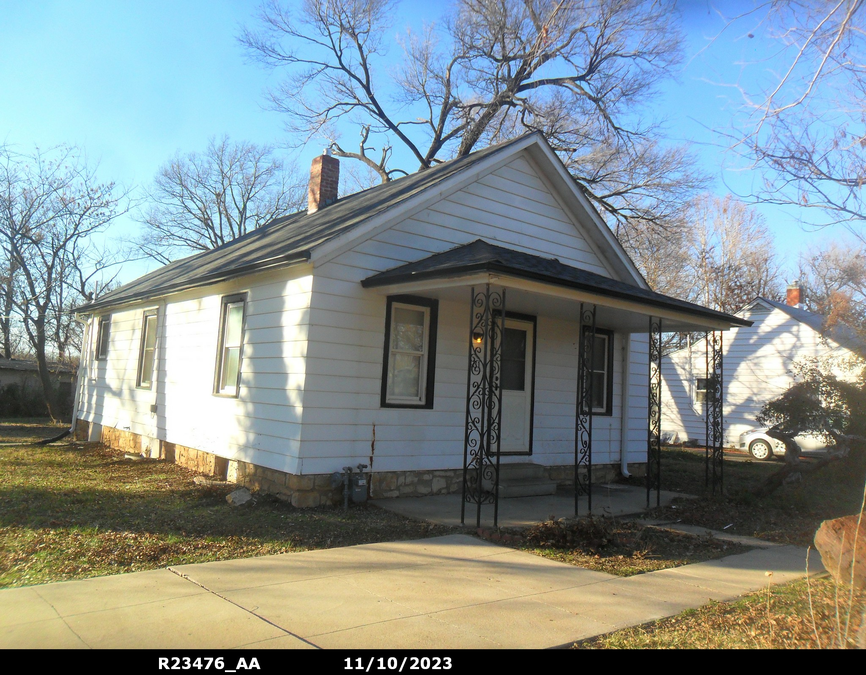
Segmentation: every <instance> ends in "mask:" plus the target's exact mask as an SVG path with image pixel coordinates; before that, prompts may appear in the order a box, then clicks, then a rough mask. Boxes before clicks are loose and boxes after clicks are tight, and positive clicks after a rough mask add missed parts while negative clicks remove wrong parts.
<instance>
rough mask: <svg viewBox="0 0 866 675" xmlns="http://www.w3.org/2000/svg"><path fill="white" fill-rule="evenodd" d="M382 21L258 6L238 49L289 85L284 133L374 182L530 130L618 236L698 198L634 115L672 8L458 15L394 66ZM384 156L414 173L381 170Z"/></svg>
mask: <svg viewBox="0 0 866 675" xmlns="http://www.w3.org/2000/svg"><path fill="white" fill-rule="evenodd" d="M395 12H396V8H395V3H393V2H390V1H389V0H366V1H364V2H357V1H356V0H305V1H304V2H303V3H302V5H301V7H300V8H299V9H298V10H297V11H293V10H291V9H289V8H287V7H284V6H283V5H282V4H281V3H280V2H279V1H278V0H271V1H270V2H268V3H267V4H266V5H265V6H264V7H263V9H262V11H261V15H260V27H259V28H258V29H255V30H254V29H247V30H245V31H244V32H243V34H242V36H241V41H242V43H243V44H244V45H245V46H246V47H247V48H248V51H249V53H250V54H251V55H252V57H253V58H255V59H257V60H259V61H260V62H262V63H264V64H266V65H268V66H272V67H276V68H283V69H285V70H286V71H287V73H288V77H287V78H286V79H285V80H284V81H283V83H282V84H281V85H280V86H279V87H277V88H276V89H274V90H272V91H271V92H270V101H271V104H272V105H273V107H274V108H275V109H277V110H280V111H282V112H285V113H287V115H288V120H289V128H290V129H291V130H293V131H296V132H298V131H299V132H303V133H304V134H305V137H306V138H310V137H312V136H313V135H324V136H325V137H327V138H329V139H330V143H331V147H332V149H333V150H334V152H335V154H336V155H337V156H341V157H349V158H353V159H355V160H358V161H360V162H362V163H364V164H365V165H366V166H367V167H369V168H370V169H372V170H374V171H375V172H376V173H377V174H378V176H379V178H380V180H382V181H388V180H391V179H392V178H393V177H394V176H398V175H400V174H405V173H408V172H409V171H410V170H412V169H413V168H417V169H420V170H423V169H426V168H429V167H431V166H433V165H434V164H436V163H438V162H441V161H443V160H446V159H450V158H452V157H455V156H457V157H460V156H463V155H466V154H468V153H470V152H471V151H472V150H473V149H476V148H478V147H483V146H485V145H488V144H491V143H495V142H498V141H500V140H506V139H508V138H511V137H514V136H516V135H518V134H520V133H524V132H525V131H527V130H540V131H542V132H543V133H544V135H545V136H546V138H547V139H548V140H549V141H550V143H551V145H552V146H553V147H554V149H555V150H557V151H558V152H559V153H560V154H561V156H562V157H563V158H564V159H565V161H566V163H567V164H568V166H569V168H570V170H571V171H572V173H573V174H574V175H575V177H576V178H578V180H580V181H581V182H582V183H583V184H584V185H585V186H586V187H587V190H588V193H589V196H590V197H591V198H592V199H593V200H594V201H595V203H596V204H597V205H598V206H599V208H600V209H601V210H602V211H603V212H604V213H606V214H608V216H609V217H611V218H612V219H614V220H617V221H619V222H630V221H634V220H651V221H661V220H662V219H664V218H667V217H670V215H671V214H673V213H675V212H676V211H677V209H678V207H679V206H680V205H681V204H682V203H683V202H684V201H686V197H687V196H689V195H690V194H691V193H692V192H693V191H694V190H695V189H696V188H697V187H698V186H699V185H701V177H700V176H699V174H698V172H697V171H696V170H695V167H694V166H693V164H692V163H691V161H690V158H689V156H688V155H687V153H686V152H685V151H684V150H683V149H682V148H675V147H669V146H666V145H664V143H663V142H662V140H661V139H662V130H661V128H660V127H659V126H658V125H657V124H656V123H655V122H654V121H653V120H651V119H650V118H649V117H648V116H647V115H646V110H647V106H648V105H649V103H650V102H651V101H652V97H653V94H654V93H655V91H656V87H657V85H658V84H659V82H660V81H662V80H663V79H665V78H667V77H669V76H670V69H671V68H672V67H673V66H675V65H676V64H677V63H678V61H679V59H680V55H681V36H680V33H679V30H678V27H677V25H676V12H675V8H674V6H673V3H670V2H654V3H645V2H639V1H637V0H596V1H593V2H589V1H586V2H582V1H577V0H575V1H566V0H458V1H457V2H456V3H455V7H454V9H453V11H452V13H451V14H450V15H449V16H448V17H447V19H446V21H445V22H444V24H443V25H442V26H438V27H434V26H428V27H426V28H425V29H424V31H423V32H422V33H421V34H420V35H417V34H411V33H410V34H409V35H408V37H407V38H406V39H405V40H404V41H403V42H402V48H403V54H402V56H401V57H399V58H396V59H394V58H393V57H392V56H391V55H390V54H389V48H393V45H391V44H389V41H388V40H387V39H386V37H387V35H388V34H389V30H390V27H391V25H392V23H393V21H394V16H395ZM389 60H390V62H391V63H395V62H398V63H400V64H402V65H399V66H394V67H390V68H389ZM345 123H351V124H356V125H358V126H359V128H360V144H359V146H358V148H357V150H352V149H349V148H347V147H344V146H343V145H342V144H341V143H340V141H339V138H338V135H337V133H336V128H337V126H339V125H344V124H345ZM374 139H376V140H375V141H374ZM395 144H398V145H400V146H402V148H404V149H405V150H406V151H407V152H408V156H410V157H412V158H413V159H412V163H413V164H414V165H415V166H414V167H412V166H409V165H407V166H401V167H394V166H392V164H393V160H394V154H393V149H394V145H395Z"/></svg>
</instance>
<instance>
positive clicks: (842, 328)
mask: <svg viewBox="0 0 866 675" xmlns="http://www.w3.org/2000/svg"><path fill="white" fill-rule="evenodd" d="M758 303H764V304H765V305H769V306H770V308H771V309H778V310H780V311H782V312H784V313H785V314H787V315H788V316H790V317H791V318H792V319H795V320H797V321H799V322H800V323H803V324H805V325H807V326H809V328H811V329H812V330H814V331H815V332H816V333H820V334H821V335H823V336H825V337H827V338H829V339H831V340H833V341H834V342H836V343H838V344H839V346H840V347H844V348H846V349H850V350H851V351H854V352H857V353H858V354H860V355H861V356H864V357H866V341H864V340H863V338H862V337H861V336H860V335H859V334H858V333H857V331H855V330H854V329H853V328H850V327H849V326H846V325H845V324H838V323H837V324H835V325H834V326H831V327H829V328H828V327H827V326H826V321H827V317H826V316H824V315H822V314H816V313H815V312H810V311H808V310H805V309H800V308H799V307H792V306H791V305H788V304H786V303H784V302H779V301H778V300H770V299H769V298H764V297H761V296H758V297H757V298H755V299H754V300H752V302H750V303H749V304H748V305H746V306H745V307H743V308H742V309H741V310H740V311H739V312H737V314H743V313H745V312H746V311H748V310H749V309H751V308H752V307H754V306H755V305H756V304H758Z"/></svg>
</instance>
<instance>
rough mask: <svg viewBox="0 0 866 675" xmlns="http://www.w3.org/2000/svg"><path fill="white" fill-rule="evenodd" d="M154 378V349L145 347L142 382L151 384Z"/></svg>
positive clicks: (145, 384) (144, 384)
mask: <svg viewBox="0 0 866 675" xmlns="http://www.w3.org/2000/svg"><path fill="white" fill-rule="evenodd" d="M152 379H153V349H145V350H144V354H143V355H142V358H141V384H142V386H149V385H150V383H151V380H152Z"/></svg>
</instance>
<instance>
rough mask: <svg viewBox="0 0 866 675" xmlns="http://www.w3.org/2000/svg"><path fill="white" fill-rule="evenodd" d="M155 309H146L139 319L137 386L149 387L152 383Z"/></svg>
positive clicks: (154, 350) (155, 324)
mask: <svg viewBox="0 0 866 675" xmlns="http://www.w3.org/2000/svg"><path fill="white" fill-rule="evenodd" d="M156 326H157V310H155V309H148V310H146V311H145V312H144V315H143V316H142V319H141V351H140V352H139V355H138V378H137V381H136V384H137V386H139V387H141V388H142V389H150V388H151V386H152V385H153V363H154V355H155V354H156Z"/></svg>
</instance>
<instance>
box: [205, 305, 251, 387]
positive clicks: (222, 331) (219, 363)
mask: <svg viewBox="0 0 866 675" xmlns="http://www.w3.org/2000/svg"><path fill="white" fill-rule="evenodd" d="M237 303H242V304H243V318H242V319H241V344H240V351H239V352H238V375H237V381H236V382H235V390H234V392H225V391H221V390H220V380H221V379H222V378H221V377H220V376H221V375H222V369H223V346H224V341H225V335H226V324H225V322H226V319H227V311H228V306H229V305H234V304H237ZM218 330H219V335H218V337H217V353H216V364H215V368H214V378H213V395H214V396H220V397H222V398H238V396H239V395H240V392H241V372H243V362H244V342H245V340H244V336H245V335H246V330H247V293H234V294H232V295H224V296H223V297H222V298H220V321H219V328H218Z"/></svg>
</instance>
